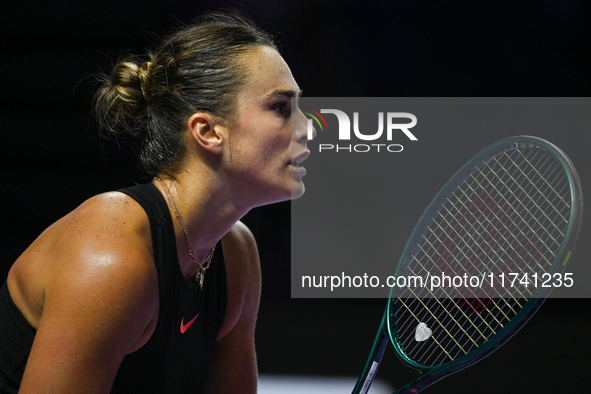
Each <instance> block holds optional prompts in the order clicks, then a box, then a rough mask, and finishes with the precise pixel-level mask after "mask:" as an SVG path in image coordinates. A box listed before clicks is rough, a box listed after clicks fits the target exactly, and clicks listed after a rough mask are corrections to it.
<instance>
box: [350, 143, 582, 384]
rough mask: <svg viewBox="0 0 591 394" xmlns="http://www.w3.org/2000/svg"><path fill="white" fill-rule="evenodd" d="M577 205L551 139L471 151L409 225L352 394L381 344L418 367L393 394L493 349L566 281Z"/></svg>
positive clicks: (572, 177) (369, 375)
mask: <svg viewBox="0 0 591 394" xmlns="http://www.w3.org/2000/svg"><path fill="white" fill-rule="evenodd" d="M582 210H583V197H582V191H581V185H580V181H579V177H578V175H577V172H576V170H575V168H574V166H573V164H572V162H571V161H570V159H569V158H568V157H567V156H566V155H565V154H564V153H563V152H562V151H561V150H560V149H558V148H557V147H556V146H554V145H552V144H551V143H549V142H547V141H544V140H542V139H540V138H536V137H529V136H519V137H513V138H508V139H505V140H502V141H500V142H498V143H496V144H494V145H492V146H490V147H488V148H486V149H485V150H483V151H482V152H480V153H479V154H477V155H476V156H475V157H474V158H473V159H472V160H470V161H469V162H468V163H467V164H466V165H465V166H464V167H463V168H462V169H461V170H459V171H458V172H457V173H456V174H455V175H454V176H453V177H452V178H451V179H450V180H449V181H448V182H447V183H446V184H445V186H444V187H443V188H442V189H441V190H440V191H439V193H438V194H437V196H436V197H435V198H434V199H433V201H432V202H431V204H430V205H429V206H428V207H427V208H426V209H425V212H424V213H423V215H422V216H421V218H420V220H419V222H418V224H417V225H416V227H415V228H414V230H413V232H412V234H411V236H410V239H409V240H408V242H407V244H406V247H405V249H404V252H403V253H402V256H401V258H400V260H399V262H398V267H397V269H396V271H395V277H396V278H397V282H396V285H395V286H393V288H392V291H391V294H390V299H389V300H388V303H387V305H386V309H385V312H384V316H383V318H382V322H381V324H380V327H379V330H378V333H377V335H376V338H375V340H374V343H373V346H372V349H371V352H370V355H369V357H368V360H367V362H366V364H365V367H364V370H363V372H362V374H361V376H360V377H359V380H358V381H357V384H356V386H355V388H354V390H353V394H365V393H367V391H368V390H369V388H370V385H371V382H372V380H373V377H374V376H375V374H376V372H377V369H378V367H379V364H380V361H381V359H382V355H383V353H384V350H385V348H386V346H387V343H388V342H390V344H391V345H392V347H393V348H394V351H395V352H396V355H397V356H398V357H399V358H400V360H402V362H403V363H404V364H406V365H407V366H408V367H410V368H412V369H415V370H417V371H418V372H420V373H421V376H420V377H419V378H418V379H416V380H414V381H413V382H411V383H410V384H408V385H406V386H404V387H403V388H400V389H399V390H397V391H396V392H395V394H407V393H418V392H420V391H422V390H423V389H425V388H427V387H429V386H431V385H432V384H433V383H435V382H437V381H438V380H440V379H442V378H444V377H446V376H449V375H450V374H452V373H454V372H457V371H459V370H461V369H463V368H466V367H468V366H470V365H471V364H473V363H475V362H477V361H479V360H481V359H483V358H484V357H486V356H487V355H489V354H490V353H492V352H493V351H494V350H496V349H498V348H499V347H500V346H501V345H502V344H503V343H505V342H506V341H507V340H508V339H509V338H511V336H513V335H514V334H515V333H516V332H517V331H518V330H519V329H520V328H521V327H522V326H523V325H524V324H525V323H526V322H527V321H528V320H529V319H530V318H531V316H532V315H533V314H534V313H535V312H536V311H537V310H538V308H539V307H540V306H541V304H542V303H543V302H544V299H545V298H546V297H547V296H548V294H549V293H550V291H551V290H552V288H553V287H557V286H566V287H569V286H570V285H572V284H573V280H572V277H570V274H568V273H565V272H564V269H565V267H566V264H567V262H568V260H569V258H570V255H571V251H572V250H573V247H574V245H575V243H576V240H577V236H578V233H579V230H580V225H581V217H582ZM419 278H421V280H422V281H423V283H421V282H420V280H419ZM448 278H449V279H448Z"/></svg>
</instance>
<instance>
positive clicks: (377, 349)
mask: <svg viewBox="0 0 591 394" xmlns="http://www.w3.org/2000/svg"><path fill="white" fill-rule="evenodd" d="M387 345H388V334H387V332H386V314H385V313H384V317H383V318H382V322H381V323H380V328H379V329H378V332H377V334H376V337H375V339H374V341H373V345H372V347H371V351H370V353H369V356H368V357H367V361H366V362H365V366H364V367H363V372H361V375H359V379H357V384H355V388H354V389H353V392H352V394H366V393H367V392H368V391H369V388H370V386H371V383H372V382H373V378H374V377H375V375H376V373H377V372H378V367H379V366H380V362H381V361H382V356H383V355H384V351H385V350H386V346H387Z"/></svg>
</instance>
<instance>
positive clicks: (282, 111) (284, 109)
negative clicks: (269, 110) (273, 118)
mask: <svg viewBox="0 0 591 394" xmlns="http://www.w3.org/2000/svg"><path fill="white" fill-rule="evenodd" d="M278 108H279V111H277V109H278ZM273 111H277V112H279V113H280V114H283V115H284V116H287V115H289V114H290V110H289V106H288V104H287V103H283V102H282V103H278V104H276V105H274V106H273Z"/></svg>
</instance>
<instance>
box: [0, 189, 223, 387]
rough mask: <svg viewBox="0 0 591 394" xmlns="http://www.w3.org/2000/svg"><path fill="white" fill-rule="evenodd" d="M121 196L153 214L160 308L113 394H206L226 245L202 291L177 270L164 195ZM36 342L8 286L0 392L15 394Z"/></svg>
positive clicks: (2, 298) (1, 302)
mask: <svg viewBox="0 0 591 394" xmlns="http://www.w3.org/2000/svg"><path fill="white" fill-rule="evenodd" d="M120 192H122V193H125V194H127V195H129V196H130V197H132V198H133V199H134V200H136V201H137V202H138V203H139V204H140V205H141V206H142V207H143V208H144V210H145V211H146V213H147V215H148V219H149V221H150V229H151V233H152V248H153V254H154V263H155V266H156V270H157V272H158V291H159V298H160V307H159V313H158V322H157V324H156V328H155V330H154V333H153V334H152V337H151V338H150V339H149V340H148V342H147V343H146V344H145V345H144V346H143V347H142V348H141V349H139V350H138V351H136V352H134V353H132V354H129V355H127V356H126V357H125V358H124V359H123V362H122V363H121V366H120V367H119V371H118V372H117V376H116V377H115V382H114V383H113V388H112V390H111V393H126V394H127V393H202V392H203V391H204V390H205V385H206V383H207V376H208V372H209V367H210V364H211V359H212V356H213V350H214V346H215V342H216V338H217V335H218V332H219V330H220V328H221V325H222V322H223V320H224V314H225V308H226V292H227V285H226V269H225V263H224V259H223V252H222V250H221V243H219V244H218V245H217V247H216V251H215V253H214V257H213V260H212V262H211V266H210V268H209V269H208V270H207V273H206V275H205V281H204V284H203V290H201V289H200V287H199V285H198V284H197V283H196V282H195V281H193V280H187V279H185V277H184V276H183V274H182V272H181V270H180V267H179V263H178V257H177V252H176V241H175V236H174V227H173V222H172V217H171V216H170V212H169V210H168V206H167V205H166V201H165V200H164V197H163V196H162V194H161V193H160V191H158V189H157V188H156V187H155V186H154V185H153V184H151V183H150V184H145V185H139V186H135V187H131V188H128V189H123V190H120ZM23 322H24V323H25V325H26V326H24V327H23ZM27 328H28V329H27ZM11 338H12V339H11ZM15 338H17V339H15ZM33 339H34V330H33V329H32V328H31V327H30V326H29V325H28V323H27V322H26V320H25V319H24V317H23V316H22V315H21V314H20V312H19V311H18V309H17V308H16V306H15V305H14V303H13V302H12V300H11V299H10V295H9V293H8V291H7V289H6V285H4V286H3V288H2V291H0V392H2V393H4V392H6V393H12V392H14V393H16V392H17V390H18V385H19V384H20V380H21V379H22V373H23V371H24V367H25V365H26V358H27V357H28V354H29V352H30V349H31V346H32V342H33ZM9 341H10V343H9ZM5 352H6V354H4V353H5ZM3 364H4V365H3ZM8 375H10V376H8ZM3 386H4V387H3ZM3 390H4V391H3Z"/></svg>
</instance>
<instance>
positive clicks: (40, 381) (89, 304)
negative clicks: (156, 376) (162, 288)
mask: <svg viewBox="0 0 591 394" xmlns="http://www.w3.org/2000/svg"><path fill="white" fill-rule="evenodd" d="M95 213H96V212H95ZM96 216H97V218H98V219H97V220H91V221H89V219H88V218H87V217H84V215H82V216H81V217H78V219H79V222H80V225H82V226H85V227H88V229H87V230H86V231H81V232H80V231H77V230H79V229H77V227H76V226H73V227H72V226H70V227H69V228H67V227H61V228H59V229H60V230H61V232H59V234H57V235H56V237H54V239H53V241H52V242H51V245H50V249H51V251H49V250H48V252H47V253H46V254H45V258H46V259H48V261H47V264H48V265H51V266H52V269H51V270H49V271H48V273H47V274H48V278H47V280H46V281H45V285H44V289H43V292H44V302H43V312H42V316H41V319H40V321H39V326H38V329H37V334H36V337H35V340H34V343H33V347H32V349H31V353H30V356H29V360H28V362H27V366H26V369H25V374H24V377H23V381H22V384H21V391H20V392H21V393H40V392H44V393H65V392H67V393H108V392H109V391H110V388H111V385H112V382H113V379H114V378H115V375H116V373H117V370H118V368H119V365H120V363H121V361H122V359H123V357H124V356H125V355H126V354H128V353H130V352H132V351H134V350H135V348H136V347H137V346H138V345H139V344H141V342H142V341H143V340H145V338H144V337H145V336H146V333H148V334H149V332H148V331H149V328H150V326H151V324H152V322H153V321H154V319H155V316H156V314H157V306H158V294H157V289H158V287H157V277H156V274H155V272H154V270H153V269H152V268H151V267H153V264H151V261H150V259H151V257H150V254H149V253H147V251H146V249H145V246H144V245H143V242H142V240H141V239H138V238H137V236H138V235H137V234H135V233H134V232H131V233H130V232H129V231H127V229H126V227H121V226H118V225H113V224H109V223H107V222H106V221H107V220H108V219H107V216H102V215H96ZM120 218H121V219H123V220H124V218H122V217H120ZM109 219H112V217H109ZM128 219H129V218H128ZM140 238H141V237H140ZM49 260H51V261H49Z"/></svg>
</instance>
